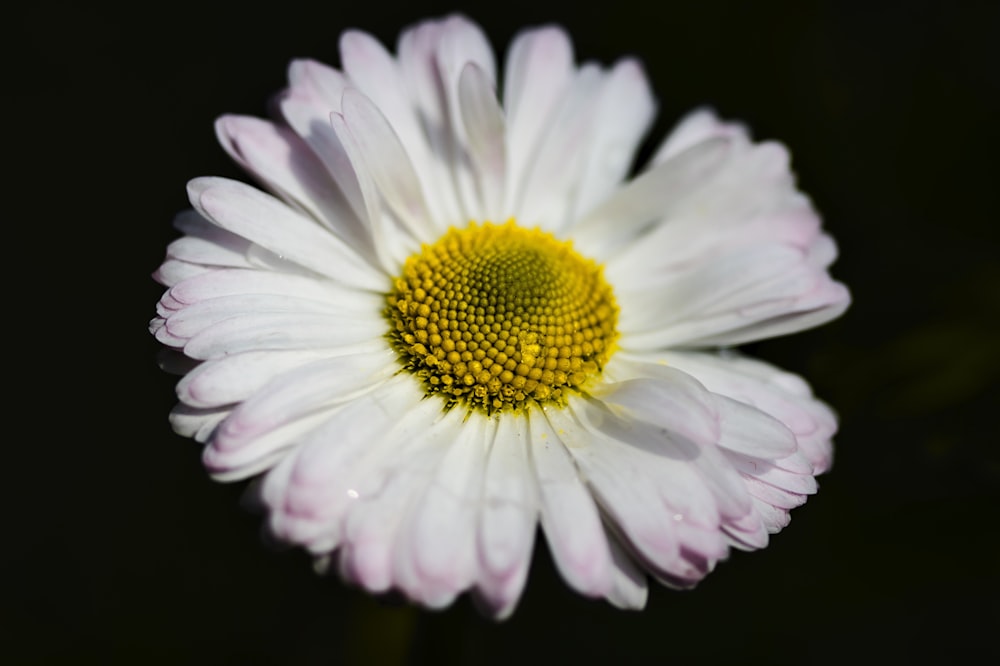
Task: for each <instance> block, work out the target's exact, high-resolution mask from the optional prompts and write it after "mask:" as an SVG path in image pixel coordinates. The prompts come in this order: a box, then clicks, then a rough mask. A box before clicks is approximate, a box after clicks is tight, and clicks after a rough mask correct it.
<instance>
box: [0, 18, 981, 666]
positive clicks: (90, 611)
mask: <svg viewBox="0 0 1000 666" xmlns="http://www.w3.org/2000/svg"><path fill="white" fill-rule="evenodd" d="M455 8H458V9H461V10H462V11H464V12H465V13H467V14H468V15H469V16H470V17H472V18H474V19H475V20H477V21H479V22H480V23H481V25H482V26H483V27H484V29H485V30H486V32H487V33H488V35H489V36H490V38H491V40H492V42H493V45H494V47H495V48H496V49H498V50H499V51H501V52H502V51H503V50H504V49H505V48H506V45H507V44H508V43H509V41H510V39H511V37H512V36H513V35H514V34H515V33H516V32H517V31H518V29H520V28H521V27H522V26H526V25H534V24H539V23H544V22H558V23H561V24H563V25H564V26H566V27H567V28H568V30H569V31H570V32H571V34H572V37H573V39H574V42H575V46H576V50H577V54H578V57H579V58H581V59H597V60H600V61H602V62H604V63H610V62H611V61H613V60H614V59H616V58H618V57H620V56H622V55H625V54H632V55H636V56H638V57H639V58H640V59H641V60H642V61H643V62H644V63H645V65H646V68H647V71H648V73H649V76H650V78H651V80H652V84H653V87H654V89H655V92H656V94H657V96H658V98H659V101H660V114H659V119H658V121H657V124H656V126H655V128H654V130H653V133H652V135H651V139H650V145H654V144H655V143H656V142H658V141H659V140H660V139H662V137H663V135H664V134H665V133H666V132H667V131H668V130H669V128H670V127H671V125H672V124H673V123H674V122H675V121H676V120H677V119H678V118H679V117H680V116H681V115H682V114H684V113H685V112H686V111H688V110H689V109H691V108H692V107H695V106H699V105H705V104H708V105H711V106H713V107H715V108H716V109H717V110H718V111H719V112H720V113H721V114H722V115H723V116H724V117H727V118H735V119H742V120H744V121H746V122H747V123H748V124H749V126H750V127H751V128H752V129H753V132H754V134H755V136H756V137H757V138H776V139H779V140H781V141H783V142H784V143H786V144H787V145H788V146H789V147H790V148H791V151H792V155H793V166H794V168H795V170H796V172H797V173H798V175H799V178H800V183H801V186H802V188H803V189H804V190H805V191H806V192H808V193H809V194H810V195H811V196H812V197H813V199H814V200H815V202H816V204H817V206H818V208H819V209H820V210H821V211H822V212H823V214H824V217H825V221H826V225H827V228H828V229H829V230H830V232H832V234H833V235H834V236H835V237H836V239H837V241H838V242H839V245H840V248H841V259H840V260H839V261H838V263H837V264H836V265H835V266H834V269H833V272H834V274H835V276H836V277H838V278H839V279H840V280H842V281H844V282H845V283H846V284H847V285H849V286H850V288H851V289H852V291H853V294H854V299H855V301H854V305H853V306H852V308H851V309H850V310H849V311H848V313H847V315H846V316H845V317H843V318H842V319H841V320H839V321H837V322H835V323H834V324H831V325H828V326H826V327H823V328H820V329H817V330H814V331H810V332H807V333H804V334H800V335H797V336H793V337H789V338H784V339H777V340H772V341H767V342H765V343H759V344H757V345H754V346H752V347H751V348H750V349H749V351H750V352H752V353H753V354H755V355H758V356H760V357H762V358H764V359H766V360H768V361H770V362H773V363H776V364H778V365H781V366H783V367H785V368H788V369H790V370H792V371H794V372H797V373H800V374H802V375H804V376H805V377H806V378H808V379H809V381H810V382H811V383H812V385H813V386H814V388H815V390H816V391H817V393H818V394H819V395H820V396H821V397H822V398H823V399H825V400H826V401H828V402H829V403H830V404H832V405H833V406H834V407H835V408H836V409H837V410H838V411H839V413H840V415H841V421H842V423H841V431H840V433H839V435H838V437H837V460H836V464H835V467H834V470H833V472H832V473H830V474H829V475H827V476H825V477H822V478H821V485H822V488H821V491H820V492H819V494H818V495H817V496H815V497H814V498H812V499H811V500H810V501H809V503H808V504H807V505H806V506H804V507H802V508H799V509H797V510H795V511H794V512H793V520H792V524H791V525H790V526H789V527H788V528H787V529H786V530H785V531H784V532H782V533H781V534H779V535H777V536H776V537H774V538H773V540H772V545H771V546H770V547H769V548H768V549H766V550H765V551H762V552H757V553H749V554H747V553H736V554H734V555H733V556H732V557H731V558H730V560H729V561H727V562H725V563H723V564H721V565H720V566H719V567H718V569H717V570H716V571H715V572H714V573H713V574H712V575H711V576H709V577H708V578H707V579H706V580H705V581H704V583H702V584H701V585H700V586H699V588H698V589H696V590H694V591H693V592H684V593H678V592H673V591H669V590H666V589H662V588H659V587H654V588H653V590H652V592H651V594H650V598H649V603H648V607H647V609H646V610H645V611H643V612H641V613H626V612H621V611H617V610H614V609H613V608H611V607H610V606H608V605H607V604H604V603H602V602H593V601H588V600H585V599H582V598H580V597H578V596H576V595H575V594H574V593H572V592H570V591H569V590H568V588H566V586H565V585H564V584H563V583H562V582H561V581H560V580H559V578H558V575H557V574H556V573H555V571H554V568H553V566H552V564H551V562H550V560H549V556H548V554H547V553H546V552H545V550H544V547H540V548H538V549H537V552H536V562H535V565H534V567H533V569H532V573H531V577H530V580H529V583H528V587H527V591H526V593H525V594H524V597H523V600H522V602H521V604H520V607H519V609H518V610H517V612H516V613H515V615H514V616H513V618H512V619H511V620H509V621H507V622H505V623H502V624H495V623H493V622H490V621H487V620H484V619H481V618H480V617H479V616H478V615H477V614H476V613H475V611H474V610H473V609H472V607H471V605H470V604H469V603H468V602H467V600H465V599H463V600H461V601H460V602H459V603H457V604H456V605H455V606H454V607H452V608H450V609H449V610H446V611H444V612H439V613H428V612H424V611H420V610H417V609H415V608H412V607H410V606H408V605H406V604H405V603H402V602H399V601H392V600H376V599H372V598H370V597H368V596H366V595H364V594H362V593H360V592H358V591H356V590H354V589H351V588H348V587H345V586H344V585H342V584H341V583H340V582H339V580H337V579H335V578H321V577H318V576H316V575H315V574H313V572H312V570H311V567H310V563H309V561H308V558H307V557H306V556H305V555H304V554H302V553H301V552H298V551H295V550H288V551H281V550H276V549H274V548H270V547H267V546H265V545H263V544H262V541H261V538H260V534H259V526H260V524H261V520H260V517H259V516H256V515H253V514H251V513H249V512H247V511H246V510H245V509H244V508H242V507H241V506H240V498H241V494H242V490H243V488H242V486H239V485H220V484H215V483H213V482H211V481H210V480H209V479H208V478H207V476H206V474H205V473H204V471H203V470H202V468H201V465H200V460H199V455H200V450H199V447H198V446H197V445H196V444H194V443H192V442H190V441H188V440H185V439H182V438H179V437H177V436H175V435H174V434H173V433H172V432H171V430H170V428H169V426H168V424H167V421H166V415H167V412H168V411H169V409H170V407H171V405H172V404H173V402H174V397H173V382H174V378H173V377H170V376H168V375H165V374H163V373H161V372H160V371H159V370H158V369H157V367H156V363H155V353H156V349H157V345H156V344H155V343H154V341H153V340H152V339H151V338H150V336H149V335H148V334H147V333H146V323H147V321H148V319H149V318H150V317H151V316H152V315H153V311H154V304H155V302H156V300H157V298H158V297H159V295H160V292H161V288H160V287H159V286H158V285H156V284H155V283H153V281H152V280H151V279H150V277H149V274H150V273H151V272H152V271H153V270H154V269H155V268H156V266H157V265H158V264H159V262H160V260H161V259H162V257H163V251H164V247H165V245H166V244H167V243H168V242H169V240H171V239H172V238H173V237H174V231H173V230H172V228H171V226H170V220H171V218H172V216H173V214H174V213H175V212H176V211H178V210H180V209H182V208H185V207H186V206H187V201H186V198H185V193H184V185H185V182H186V181H187V180H188V179H189V178H191V177H194V176H199V175H209V174H214V175H224V176H230V177H236V178H242V177H243V176H242V174H241V173H240V172H239V171H238V170H237V169H236V168H235V167H234V166H233V165H231V164H230V162H229V161H228V159H227V158H226V156H225V155H224V154H223V152H222V150H221V149H220V148H219V147H218V146H217V145H216V143H215V139H214V134H213V129H212V123H213V121H214V119H215V118H216V117H217V116H218V115H220V114H222V113H227V112H235V113H243V114H253V115H262V114H264V113H265V111H266V108H265V104H266V101H267V99H268V98H269V96H270V95H272V94H273V93H274V92H276V91H277V90H278V89H280V88H281V87H283V86H284V84H285V67H286V65H287V63H288V61H289V60H290V59H292V58H295V57H304V56H307V57H312V58H316V59H319V60H323V61H325V62H329V63H331V64H335V65H336V64H337V62H338V55H337V39H338V35H339V34H340V33H341V32H342V31H343V30H344V29H346V28H350V27H357V28H361V29H364V30H367V31H369V32H372V33H374V34H375V35H376V36H378V37H379V38H380V39H381V40H382V41H383V42H384V43H387V44H389V45H393V44H394V43H395V39H396V35H397V34H398V32H399V31H400V29H402V28H404V27H405V26H407V25H409V24H411V23H413V22H415V21H417V20H419V19H421V18H422V17H425V16H436V15H440V14H443V13H446V12H447V11H449V10H451V9H455ZM998 8H1000V3H997V2H978V3H976V2H927V1H924V2H920V1H917V2H902V1H900V2H882V3H875V2H870V3H860V2H859V3H846V2H838V1H834V0H827V1H821V2H765V3H734V2H698V3H695V2H660V3H650V2H637V1H634V0H615V1H614V2H606V3H596V4H592V5H588V6H587V7H583V6H578V8H575V9H570V8H568V7H564V6H560V5H554V4H546V3H543V2H522V1H516V2H511V1H508V2H495V3H484V4H481V5H466V6H464V7H462V6H458V7H456V6H455V5H448V4H438V3H428V2H424V3H400V2H391V3H387V2H378V1H373V2H368V3H333V2H325V3H315V4H311V5H304V4H301V3H296V2H292V1H289V2H284V3H276V4H273V5H268V6H263V5H254V4H252V3H246V2H233V3H219V2H216V3H211V2H206V3H183V2H181V3H152V4H144V5H139V4H135V5H126V4H121V5H113V4H110V3H103V4H101V3H98V4H97V5H90V6H85V5H83V4H81V3H69V2H48V3H33V4H30V5H24V6H20V7H18V8H17V9H15V10H9V11H8V12H7V15H6V19H5V23H6V30H5V32H6V33H7V35H8V39H6V40H5V44H4V47H3V48H4V51H5V57H4V61H5V68H4V70H5V77H4V83H5V86H4V92H3V94H4V99H5V104H4V107H5V115H6V116H7V117H8V120H7V122H5V123H4V129H5V138H4V145H5V147H6V148H7V150H5V151H4V155H5V157H6V158H7V172H8V177H7V183H8V185H7V187H6V188H5V197H4V199H5V201H6V203H7V204H8V206H7V213H6V215H5V218H6V219H5V222H6V227H7V229H9V230H11V231H13V234H12V237H8V239H7V243H6V245H5V250H6V255H7V257H8V262H7V265H8V269H7V271H6V272H7V275H8V277H7V288H6V290H5V295H6V296H7V302H8V304H9V305H10V307H9V310H8V313H7V316H6V317H5V320H6V321H8V325H7V327H6V333H5V339H6V340H7V342H6V347H7V350H8V355H9V357H10V358H11V359H12V360H13V364H12V367H13V373H12V374H8V377H10V380H9V382H8V388H9V389H10V390H11V393H10V394H8V395H10V396H12V397H8V398H7V399H5V404H6V405H7V408H6V411H5V413H6V415H7V419H8V422H9V423H10V424H11V425H10V426H9V427H8V433H9V434H8V437H7V438H6V442H5V448H6V450H7V451H8V457H7V461H6V462H7V466H6V467H5V468H4V477H5V478H4V483H3V484H0V486H2V487H3V488H4V490H5V491H6V492H7V494H8V498H7V501H6V503H5V514H4V517H5V538H4V543H5V545H4V547H3V553H4V555H5V556H6V558H5V559H7V560H8V563H7V564H6V565H5V566H4V580H5V582H4V583H3V590H2V591H0V610H2V612H3V618H2V622H0V661H3V662H4V663H13V664H49V663H52V664H63V663H65V664H78V663H79V664H89V663H95V664H119V663H121V664H251V665H252V664H338V663H349V664H352V663H353V664H381V663H405V664H458V663H471V664H510V663H552V662H557V663H610V662H612V661H614V662H616V663H618V662H621V663H675V664H700V663H706V664H714V663H736V662H739V663H766V664H837V665H838V666H839V665H842V664H844V663H848V662H851V661H856V660H861V661H864V662H865V663H878V662H882V663H925V662H928V661H931V662H942V663H967V662H971V661H972V660H973V659H976V660H977V661H980V662H982V661H988V660H989V658H990V657H992V658H998V657H1000V648H998V646H997V641H996V638H995V635H996V632H997V630H998V629H1000V602H998V601H997V600H998V598H1000V596H998V595H1000V575H998V569H1000V537H998V529H1000V452H998V446H1000V443H998V435H997V427H996V422H997V416H998V411H1000V395H998V394H1000V391H998V388H997V386H998V382H997V378H998V376H1000V351H998V344H997V343H998V340H1000V335H998V333H1000V325H998V321H1000V317H998V313H1000V259H998V250H1000V247H998V246H1000V233H998V230H997V226H998V223H1000V205H998V200H1000V197H998V190H997V187H996V181H997V177H998V176H1000V169H998V167H997V155H998V149H1000V141H998V125H1000V75H998V72H997V65H998V64H1000V57H998V56H1000V53H998V49H997V47H996V45H995V42H996V40H997V35H998V34H1000V10H998ZM647 151H648V147H647ZM11 174H12V175H11ZM8 216H9V217H8ZM17 325H24V328H23V329H18V328H16V326H17ZM539 543H541V542H539Z"/></svg>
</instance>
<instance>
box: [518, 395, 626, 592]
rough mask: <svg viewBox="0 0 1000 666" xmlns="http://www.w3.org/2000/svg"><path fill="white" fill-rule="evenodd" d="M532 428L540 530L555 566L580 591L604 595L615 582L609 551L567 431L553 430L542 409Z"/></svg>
mask: <svg viewBox="0 0 1000 666" xmlns="http://www.w3.org/2000/svg"><path fill="white" fill-rule="evenodd" d="M573 427H576V426H573ZM528 432H529V434H530V436H531V443H530V445H529V447H528V450H529V452H530V453H531V462H532V466H533V468H534V471H535V477H536V478H537V479H538V490H539V503H540V508H541V524H542V530H543V531H544V532H545V538H546V541H548V544H549V550H550V551H551V552H552V558H553V560H554V561H555V564H556V568H557V569H559V573H561V574H562V577H563V578H564V579H565V580H566V582H567V583H568V584H569V585H570V586H571V587H573V588H574V589H575V590H577V591H578V592H580V593H581V594H585V595H588V596H605V595H607V594H608V593H609V592H610V591H611V589H612V586H613V584H614V581H613V565H612V561H611V552H610V550H609V549H608V541H607V538H606V537H605V534H604V528H603V527H602V525H601V519H600V516H599V514H598V512H597V507H596V506H595V505H594V500H593V499H592V498H591V496H590V493H589V492H588V491H587V490H586V488H585V487H584V485H583V483H582V481H581V479H580V477H579V474H578V472H577V470H576V467H575V465H574V463H573V459H572V457H570V455H569V453H568V452H567V450H566V447H565V445H564V444H563V442H562V437H564V436H567V435H568V433H567V432H565V431H561V432H560V431H558V429H553V427H552V425H550V424H549V422H548V421H547V420H546V419H545V418H544V416H541V415H538V414H533V415H532V417H531V419H530V422H529V426H528Z"/></svg>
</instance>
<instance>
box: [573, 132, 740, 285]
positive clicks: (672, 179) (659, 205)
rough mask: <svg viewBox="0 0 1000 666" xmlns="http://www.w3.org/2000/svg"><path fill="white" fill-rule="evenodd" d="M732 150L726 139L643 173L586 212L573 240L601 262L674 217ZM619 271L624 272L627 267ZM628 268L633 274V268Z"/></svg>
mask: <svg viewBox="0 0 1000 666" xmlns="http://www.w3.org/2000/svg"><path fill="white" fill-rule="evenodd" d="M729 150H730V146H729V143H728V142H727V141H726V140H725V139H717V140H715V141H708V142H705V143H702V144H698V145H696V146H693V147H692V148H690V149H689V150H686V151H684V152H683V153H681V154H680V155H677V156H676V157H674V158H673V159H671V160H669V161H667V162H664V163H663V164H661V165H659V166H657V167H656V168H654V169H652V170H650V171H646V172H644V173H643V174H641V175H639V176H638V177H636V178H635V179H633V180H631V181H630V182H629V183H628V184H626V185H625V186H624V187H622V188H621V189H620V190H618V191H617V192H615V194H613V195H612V196H611V197H610V198H608V199H607V200H605V201H604V202H602V203H601V204H600V205H598V206H597V207H596V208H594V209H592V210H591V211H590V212H588V213H587V214H586V215H585V216H584V217H583V218H582V219H581V220H580V221H579V223H578V224H577V225H576V226H575V227H574V235H575V236H578V237H579V238H580V239H581V242H582V243H585V244H586V247H593V248H594V249H595V250H597V248H600V250H599V251H600V252H601V255H599V256H609V255H611V254H612V253H613V252H614V251H615V250H617V249H618V248H619V247H621V246H622V245H623V244H625V243H627V242H629V241H631V240H632V239H635V238H637V237H638V236H639V235H640V234H641V233H642V232H643V231H645V230H646V229H648V228H649V227H651V226H652V225H653V224H654V223H656V222H658V221H660V220H663V219H665V218H668V217H669V216H670V215H672V214H673V213H674V211H675V210H676V207H677V205H678V204H679V203H680V202H682V201H683V200H684V198H685V197H687V196H689V195H690V194H691V192H692V191H694V190H695V189H696V188H698V187H701V186H703V184H704V183H705V181H707V180H708V179H709V178H711V175H712V173H713V172H714V171H716V170H717V169H719V168H720V167H721V166H722V165H723V164H724V161H725V159H726V157H727V156H728V154H729ZM602 242H603V244H604V245H603V247H602V246H601V244H602ZM618 267H620V269H619V270H625V267H624V264H618ZM628 267H629V268H630V269H631V270H633V271H634V270H635V264H631V265H629V266H628ZM615 269H616V264H615V263H614V262H613V261H612V262H611V263H609V278H610V279H612V280H614V279H615V278H614V275H615V273H614V271H615Z"/></svg>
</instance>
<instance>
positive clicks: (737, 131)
mask: <svg viewBox="0 0 1000 666" xmlns="http://www.w3.org/2000/svg"><path fill="white" fill-rule="evenodd" d="M715 138H728V139H736V140H737V141H739V142H740V143H747V142H748V141H749V137H748V135H747V131H746V128H744V127H743V126H742V125H740V124H738V123H728V122H722V121H721V120H719V118H718V116H716V115H715V112H714V111H712V110H711V109H704V108H703V109H696V110H695V111H692V112H691V113H689V114H688V115H686V116H684V118H682V119H681V121H680V122H679V123H677V125H676V126H675V127H674V129H673V130H672V131H671V132H670V134H669V135H668V136H667V138H666V139H665V140H664V141H663V143H662V144H661V145H660V147H659V148H658V149H657V151H656V153H655V154H654V155H653V159H652V160H651V161H650V164H651V166H655V165H657V164H660V163H662V162H666V161H667V160H669V159H671V158H673V157H674V156H676V155H679V154H680V153H681V152H683V151H685V150H687V149H688V148H690V147H691V146H694V145H696V144H699V143H702V142H703V141H709V140H711V139H715Z"/></svg>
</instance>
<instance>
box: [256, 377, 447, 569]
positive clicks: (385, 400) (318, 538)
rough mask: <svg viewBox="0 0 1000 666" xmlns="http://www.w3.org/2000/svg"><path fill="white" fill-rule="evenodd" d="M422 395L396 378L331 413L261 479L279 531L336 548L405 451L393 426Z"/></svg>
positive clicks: (322, 549)
mask: <svg viewBox="0 0 1000 666" xmlns="http://www.w3.org/2000/svg"><path fill="white" fill-rule="evenodd" d="M423 397H424V396H423V393H422V391H420V390H419V387H418V385H417V384H416V383H415V382H413V381H412V379H411V378H410V377H406V376H397V377H395V378H393V379H391V380H389V381H387V382H385V383H384V384H382V385H380V386H379V387H377V388H376V389H375V390H373V391H370V392H368V393H365V394H364V395H361V396H359V397H357V398H355V399H353V400H349V401H347V402H346V403H344V404H343V405H341V406H340V407H338V408H336V409H334V410H332V411H331V413H330V414H329V417H328V418H327V419H326V421H324V423H323V424H322V425H321V426H319V427H317V428H316V429H315V430H313V431H312V432H311V433H309V434H307V435H306V436H305V437H303V439H302V443H301V446H300V447H299V448H298V449H297V450H296V451H295V452H293V453H292V454H290V455H289V456H288V459H287V460H286V461H285V462H283V463H282V464H281V465H279V466H278V467H276V468H275V469H274V470H273V471H272V472H271V473H270V474H269V475H268V476H267V478H266V480H265V482H264V484H263V488H262V493H261V494H262V496H263V499H264V501H265V502H266V503H267V504H268V505H269V506H270V507H271V511H272V514H271V521H270V525H271V528H272V530H273V531H274V533H275V534H277V535H278V536H279V537H281V538H284V539H287V540H290V541H293V542H295V543H301V544H303V545H305V546H307V547H308V548H309V549H310V550H312V551H313V552H315V553H328V552H330V551H332V550H333V549H335V548H337V546H339V545H340V540H341V532H342V524H341V521H342V519H343V517H344V516H345V515H346V514H347V512H349V511H350V510H351V507H352V506H353V505H354V504H355V503H356V502H358V501H360V500H361V499H368V497H369V493H373V492H375V490H374V489H376V488H377V487H378V484H380V483H383V482H384V476H385V474H386V472H385V471H384V466H385V465H386V464H387V462H391V461H394V460H395V459H396V456H397V453H398V451H397V449H399V448H400V446H399V442H398V441H397V440H396V439H395V437H394V435H393V430H394V429H395V428H396V427H397V425H398V424H399V422H400V421H401V420H405V415H409V414H411V412H413V411H417V412H419V411H420V409H419V408H418V406H419V404H420V402H421V400H422V399H423ZM401 415H402V416H404V418H401ZM424 416H425V417H426V418H432V415H427V414H424ZM418 417H419V416H418ZM362 492H364V493H365V495H364V497H363V496H362V494H361V493H362Z"/></svg>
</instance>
